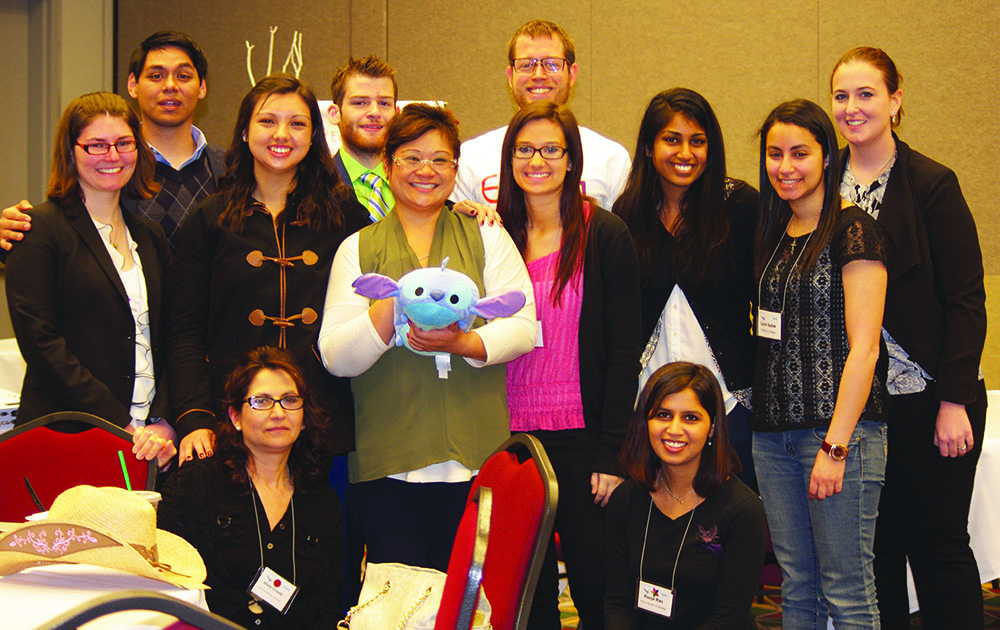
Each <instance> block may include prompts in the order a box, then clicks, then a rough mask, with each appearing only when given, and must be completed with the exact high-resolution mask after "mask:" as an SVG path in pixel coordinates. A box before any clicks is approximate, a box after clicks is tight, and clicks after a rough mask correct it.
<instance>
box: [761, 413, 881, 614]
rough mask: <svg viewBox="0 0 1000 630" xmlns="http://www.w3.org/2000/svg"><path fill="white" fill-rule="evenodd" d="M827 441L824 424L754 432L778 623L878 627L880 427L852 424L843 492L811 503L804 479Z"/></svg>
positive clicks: (806, 478)
mask: <svg viewBox="0 0 1000 630" xmlns="http://www.w3.org/2000/svg"><path fill="white" fill-rule="evenodd" d="M825 437H826V427H821V428H816V429H801V430H798V431H783V432H778V433H766V432H760V431H755V432H754V434H753V457H754V464H755V466H756V469H757V483H758V484H759V486H760V494H761V498H762V499H763V500H764V511H765V513H766V514H767V522H768V527H769V528H770V531H771V543H772V545H773V546H774V555H775V557H777V559H778V564H779V566H780V567H781V578H782V583H781V598H782V605H781V608H782V613H781V615H782V625H784V626H785V627H786V628H795V629H796V630H800V629H807V628H815V629H817V630H819V629H822V628H826V627H827V616H828V615H833V620H834V624H835V625H836V627H837V630H846V629H848V628H852V629H853V628H858V629H860V628H866V629H872V628H876V629H877V628H879V615H878V605H877V603H876V598H875V575H874V571H873V568H872V561H873V558H874V554H873V553H872V545H873V542H874V539H875V518H876V516H877V514H878V501H879V493H880V492H881V489H882V482H883V481H884V479H885V453H886V431H885V425H884V424H882V423H880V422H859V423H858V425H857V426H856V427H855V429H854V435H852V436H851V441H850V444H849V445H848V446H850V449H851V450H850V454H849V455H848V456H847V460H846V466H845V469H844V484H843V490H842V491H841V492H840V493H838V494H835V495H833V496H832V497H827V498H826V499H824V500H822V501H818V500H812V501H810V500H809V498H808V497H809V477H810V475H811V474H812V468H813V465H814V463H815V461H816V454H817V453H819V452H820V447H821V445H822V444H823V439H824V438H825ZM825 456H826V455H825V454H824V457H825Z"/></svg>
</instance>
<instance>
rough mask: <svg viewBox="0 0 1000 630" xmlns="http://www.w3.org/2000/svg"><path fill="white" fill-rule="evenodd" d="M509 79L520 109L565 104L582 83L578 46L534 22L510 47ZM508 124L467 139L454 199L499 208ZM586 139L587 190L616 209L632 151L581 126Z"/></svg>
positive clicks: (563, 34)
mask: <svg viewBox="0 0 1000 630" xmlns="http://www.w3.org/2000/svg"><path fill="white" fill-rule="evenodd" d="M507 60H508V65H507V83H508V84H509V85H510V91H511V95H512V96H513V97H514V101H515V102H516V103H517V106H518V107H519V108H523V107H525V106H526V105H528V104H530V103H532V102H534V101H555V102H556V103H558V104H560V105H565V104H566V102H567V101H568V100H569V96H570V90H571V88H572V87H573V84H574V83H576V75H577V71H578V68H577V65H576V47H575V46H574V44H573V39H572V38H571V37H570V36H569V34H568V33H567V32H566V31H564V30H563V29H562V28H561V27H560V26H558V25H557V24H553V23H552V22H548V21H546V20H532V21H530V22H528V23H527V24H525V25H524V26H522V27H521V28H519V29H518V30H517V31H516V32H515V33H514V35H513V37H511V38H510V43H509V44H508V46H507ZM506 133H507V127H506V126H503V127H500V128H498V129H494V130H493V131H488V132H486V133H484V134H483V135H481V136H478V137H476V138H473V139H471V140H467V141H465V142H463V143H462V159H461V160H460V161H459V165H458V181H457V182H456V183H455V191H454V192H453V193H452V195H451V199H452V201H464V200H470V201H476V202H479V203H481V204H490V205H491V206H494V207H495V206H496V203H497V194H498V190H499V180H500V158H501V156H500V147H501V145H502V144H503V138H504V135H505V134H506ZM580 139H581V141H582V142H583V155H584V160H583V178H582V181H581V182H580V187H581V189H582V190H583V194H585V195H589V196H590V197H593V198H594V199H596V200H597V204H598V205H599V206H601V207H602V208H605V209H608V210H610V209H611V205H612V204H613V203H614V201H615V199H617V198H618V195H619V194H621V192H622V190H623V189H624V188H625V180H626V179H627V178H628V172H629V169H630V168H631V165H632V163H631V161H630V160H629V156H628V151H626V150H625V147H623V146H622V145H620V144H618V143H617V142H615V141H614V140H609V139H608V138H605V137H604V136H601V135H600V134H598V133H596V132H594V131H592V130H590V129H588V128H587V127H584V126H582V125H581V126H580Z"/></svg>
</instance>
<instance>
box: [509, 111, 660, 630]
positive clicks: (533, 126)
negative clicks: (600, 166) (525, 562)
mask: <svg viewBox="0 0 1000 630" xmlns="http://www.w3.org/2000/svg"><path fill="white" fill-rule="evenodd" d="M502 151H503V159H502V162H501V166H500V192H499V199H498V202H497V212H498V213H499V214H500V216H501V218H502V219H503V222H504V227H505V228H507V231H508V232H509V233H510V235H511V238H513V239H514V243H515V244H516V245H517V248H518V251H520V252H521V256H522V257H523V258H524V261H525V263H526V265H527V267H528V274H529V275H530V276H531V284H532V288H533V289H534V292H535V306H536V312H537V316H538V327H539V330H540V341H537V342H536V347H535V349H534V350H532V351H531V352H530V353H528V354H526V355H524V356H523V357H520V358H518V359H515V360H514V361H512V362H511V363H510V364H508V366H507V402H508V405H509V408H510V422H511V424H510V427H511V430H512V431H514V432H519V431H528V432H531V433H532V435H535V436H536V437H538V438H539V439H540V440H541V442H542V445H543V446H544V447H545V451H546V453H548V455H549V459H550V460H551V461H552V466H553V468H554V469H555V473H556V477H557V479H558V481H559V511H558V513H557V514H556V531H557V532H559V539H560V541H561V543H562V551H563V558H564V560H565V562H566V568H567V571H568V573H569V575H570V578H569V580H570V584H571V588H572V591H573V600H574V602H575V604H576V608H577V611H578V612H579V614H580V620H581V622H582V623H583V625H584V626H585V627H587V628H601V627H602V626H603V622H604V613H603V606H602V604H603V596H604V587H605V556H604V551H605V546H606V538H605V515H604V510H603V508H604V506H606V505H607V503H608V499H609V498H610V496H611V493H612V492H613V491H614V489H615V487H617V485H618V484H619V483H621V480H622V475H621V471H620V470H619V468H618V462H617V454H618V450H619V448H620V447H621V441H622V437H623V436H624V432H625V426H626V425H627V424H628V419H629V415H630V413H631V408H632V401H633V400H634V397H635V388H636V374H637V373H638V370H639V361H638V359H639V351H640V344H641V340H640V338H639V282H638V277H639V273H638V266H637V264H636V258H635V250H634V249H633V247H632V243H631V239H630V238H629V235H628V230H627V229H626V227H625V225H624V224H623V223H622V221H621V220H620V219H618V217H616V216H614V215H613V214H611V213H609V212H607V211H606V210H604V209H603V208H600V207H598V206H597V205H596V203H595V202H594V201H593V200H592V199H590V198H587V197H584V196H583V194H582V193H581V192H580V174H581V173H582V171H583V148H582V145H581V142H580V131H579V127H578V126H577V123H576V118H575V117H574V116H573V113H572V112H571V111H570V110H569V109H567V108H565V107H564V106H561V105H557V104H555V103H552V102H547V101H546V102H540V103H533V104H531V105H528V106H527V107H525V108H523V109H522V110H520V111H519V112H518V113H517V114H516V115H515V116H514V118H513V119H512V120H511V121H510V125H508V127H507V133H506V136H505V137H504V142H503V150H502ZM557 584H558V576H557V569H556V554H555V544H554V542H553V543H551V544H550V548H549V553H548V556H547V558H546V565H545V567H543V574H542V576H541V577H540V578H539V587H538V589H537V590H536V593H535V604H534V607H533V609H532V617H531V623H532V625H533V627H552V625H553V624H556V625H557V624H558V619H559V612H558V609H557V607H556V604H557V599H558V586H557ZM536 624H537V625H536Z"/></svg>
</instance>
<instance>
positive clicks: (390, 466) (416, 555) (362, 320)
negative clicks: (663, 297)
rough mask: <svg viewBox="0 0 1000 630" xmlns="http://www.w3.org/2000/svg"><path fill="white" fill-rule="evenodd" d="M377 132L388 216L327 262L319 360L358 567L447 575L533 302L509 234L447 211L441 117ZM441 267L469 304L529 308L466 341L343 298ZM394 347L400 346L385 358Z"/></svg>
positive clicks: (449, 146) (530, 337) (416, 115)
mask: <svg viewBox="0 0 1000 630" xmlns="http://www.w3.org/2000/svg"><path fill="white" fill-rule="evenodd" d="M386 133H387V137H386V147H385V155H386V158H385V168H386V173H387V174H388V179H389V187H390V189H391V190H392V194H393V196H394V197H395V199H396V207H395V210H394V212H392V213H390V214H389V215H388V216H387V217H386V218H385V219H383V220H382V221H379V222H378V223H376V224H374V225H371V226H369V227H367V228H365V229H363V230H361V231H360V232H358V233H356V234H353V235H351V236H350V237H348V238H347V239H346V240H345V241H344V242H343V244H342V245H341V246H340V249H339V250H338V251H337V255H336V257H335V259H334V262H333V267H332V269H331V272H330V282H329V288H328V291H327V296H326V306H325V310H324V314H323V324H322V326H321V329H320V336H319V349H320V353H321V355H322V358H323V362H324V364H325V365H326V367H327V369H328V370H330V372H332V373H333V374H336V375H338V376H349V377H351V384H352V387H353V390H354V400H355V411H356V416H357V420H356V445H357V449H356V450H355V451H354V452H353V453H351V454H350V458H349V462H348V466H349V475H350V481H351V483H352V484H354V489H355V491H356V497H357V499H358V508H359V513H360V518H361V522H362V526H363V529H364V536H365V543H366V545H367V547H368V561H369V562H402V563H406V564H410V565H414V566H422V567H431V568H436V569H439V570H441V571H445V570H446V569H447V565H448V558H449V556H450V554H451V547H452V543H453V542H454V538H455V532H456V531H457V529H458V523H459V520H460V519H461V515H462V510H463V508H464V506H465V501H466V497H467V496H468V493H469V489H470V487H471V479H472V477H473V476H474V474H475V471H476V470H477V469H478V468H479V466H480V465H481V464H482V463H483V461H485V460H486V458H487V457H488V456H489V455H490V454H491V453H492V452H493V449H494V448H496V447H497V446H498V445H499V444H500V443H501V442H502V441H503V440H504V439H506V438H507V436H508V435H509V428H510V424H509V423H510V419H509V417H508V415H507V401H506V397H505V395H504V394H505V392H504V378H505V375H506V372H505V370H504V368H503V366H502V365H501V364H503V363H504V362H506V361H510V360H511V359H513V358H515V357H517V356H519V355H521V354H524V353H525V352H527V351H529V350H530V349H531V347H532V345H533V344H534V340H535V324H534V312H535V310H534V300H533V299H532V297H531V283H530V281H529V279H528V274H527V272H526V270H525V268H524V263H523V262H521V258H520V256H519V255H518V253H517V249H516V248H515V247H514V243H513V242H511V240H510V237H509V236H507V233H506V232H504V231H503V229H502V228H501V227H499V226H480V225H479V224H478V222H477V221H476V219H475V218H473V217H469V216H465V215H462V214H460V213H456V212H454V211H453V210H452V208H451V207H450V205H446V201H447V199H448V195H449V194H451V191H452V188H454V186H455V170H456V167H457V165H458V156H459V146H460V143H459V139H458V126H457V122H456V121H455V118H454V117H453V116H452V115H451V113H450V112H447V111H445V110H443V109H441V108H438V107H431V106H428V105H423V104H412V105H409V106H407V107H406V108H404V109H403V111H402V112H400V113H399V114H397V115H396V116H395V117H394V118H393V119H392V121H391V122H390V124H389V127H388V129H387V132H386ZM445 259H447V261H448V262H447V267H448V268H449V269H451V270H453V271H458V272H462V273H464V274H465V275H467V276H468V277H470V278H471V279H472V281H473V282H474V283H475V284H476V285H477V288H478V290H479V294H480V295H485V296H497V295H500V294H503V293H505V292H516V291H520V292H522V293H523V294H524V296H525V297H526V298H527V303H526V304H525V305H524V306H523V307H522V308H521V309H520V310H518V311H517V312H516V313H514V314H513V316H511V317H507V318H500V319H496V320H494V321H491V322H489V323H487V324H485V325H481V326H479V327H475V325H473V327H472V328H471V329H469V330H464V329H463V328H462V327H461V326H459V325H457V324H452V325H450V326H447V327H445V328H440V329H436V330H422V329H421V328H419V327H418V326H416V325H412V322H410V323H409V324H411V325H408V330H402V329H403V327H404V326H407V322H406V320H405V318H403V320H402V321H399V319H398V318H397V316H396V315H395V313H394V310H395V309H396V303H395V302H396V301H395V300H394V299H393V298H391V297H382V299H369V298H367V297H364V296H362V295H359V294H358V293H355V290H354V283H355V282H356V281H357V280H358V278H360V277H361V276H362V275H363V274H366V273H372V274H380V275H381V276H384V277H385V278H384V280H387V281H389V282H393V283H394V282H396V281H399V280H400V278H402V276H404V275H405V274H407V273H408V272H410V271H412V270H415V269H419V268H424V267H427V268H433V267H441V266H442V262H443V261H444V260H445ZM371 277H372V276H369V279H370V278H371ZM359 287H360V285H359ZM384 295H388V294H384ZM397 324H398V325H399V329H397ZM403 338H405V339H406V343H407V346H408V347H397V346H400V345H401V344H402V339H403ZM411 349H412V350H413V351H416V352H412V351H411ZM417 352H420V353H431V354H435V355H438V356H433V357H432V356H422V354H417ZM451 354H454V355H457V356H455V357H450V356H449V355H451ZM442 374H443V376H442ZM388 514H391V515H392V517H391V518H388V517H387V515H388Z"/></svg>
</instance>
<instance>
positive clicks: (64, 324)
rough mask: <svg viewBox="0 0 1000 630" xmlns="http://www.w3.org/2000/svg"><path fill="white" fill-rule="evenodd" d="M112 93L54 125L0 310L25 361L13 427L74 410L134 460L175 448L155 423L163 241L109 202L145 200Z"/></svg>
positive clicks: (85, 102)
mask: <svg viewBox="0 0 1000 630" xmlns="http://www.w3.org/2000/svg"><path fill="white" fill-rule="evenodd" d="M139 140H140V127H139V118H138V116H137V115H136V114H135V112H133V111H132V109H131V108H129V106H128V103H126V102H125V100H124V99H122V98H121V97H120V96H118V95H116V94H110V93H108V92H93V93H91V94H85V95H84V96H81V97H79V98H77V99H75V100H74V101H73V102H71V103H70V104H69V106H68V107H67V108H66V111H65V112H63V115H62V118H61V119H60V121H59V127H58V129H57V130H56V141H55V150H54V152H53V159H52V172H51V174H50V176H49V189H48V197H49V199H48V201H47V202H46V203H44V204H41V205H39V206H38V207H36V208H35V209H34V210H32V212H31V214H32V225H33V227H34V229H33V230H32V237H31V238H30V239H27V240H25V241H24V242H23V244H22V245H23V247H18V248H17V249H18V251H16V252H11V253H10V254H9V256H8V258H7V280H6V285H7V303H8V308H9V309H10V319H11V323H12V324H13V327H14V334H15V335H16V336H17V343H18V346H19V347H20V349H21V354H22V356H24V360H25V363H27V371H26V373H25V377H24V385H23V386H22V389H21V403H20V408H19V410H18V414H17V423H19V424H22V423H25V422H27V421H29V420H34V419H35V418H38V417H40V416H43V415H45V414H49V413H53V412H56V411H85V412H87V413H91V414H94V415H96V416H99V417H101V418H103V419H105V420H108V421H109V422H112V423H113V424H116V425H118V426H120V427H122V428H124V429H125V430H126V431H129V432H130V433H132V434H133V436H134V442H135V446H134V447H133V449H132V450H133V452H134V453H135V454H136V456H137V457H138V458H140V459H152V458H153V457H156V458H157V460H158V462H159V464H160V465H161V466H162V465H165V464H167V463H168V462H169V460H170V458H171V457H173V455H174V453H176V449H175V448H174V440H175V437H176V436H175V434H174V431H173V429H172V428H171V426H170V425H169V424H168V423H166V422H157V420H159V419H161V418H163V417H164V416H166V415H168V409H169V406H168V403H167V400H166V391H165V388H162V387H160V388H158V387H157V386H158V385H159V384H160V383H161V379H160V378H159V377H160V376H161V375H162V374H164V369H165V353H164V336H165V334H164V330H163V324H162V322H163V320H162V318H161V317H160V309H161V303H162V273H163V269H164V268H165V267H166V266H167V263H168V261H169V259H170V246H169V244H168V243H167V239H166V237H165V236H164V234H163V230H162V229H161V228H160V226H159V225H158V224H156V223H154V222H152V221H149V220H147V219H145V218H143V217H140V216H138V215H136V214H133V213H131V212H125V213H123V212H122V210H121V206H119V199H120V196H121V192H122V191H123V190H125V191H126V193H127V194H129V195H131V196H133V197H149V196H151V195H152V193H154V192H155V191H156V188H157V187H158V184H155V183H154V182H153V169H154V162H153V155H152V153H151V152H150V150H149V148H148V147H147V146H146V145H145V144H144V143H142V142H140V141H139Z"/></svg>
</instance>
